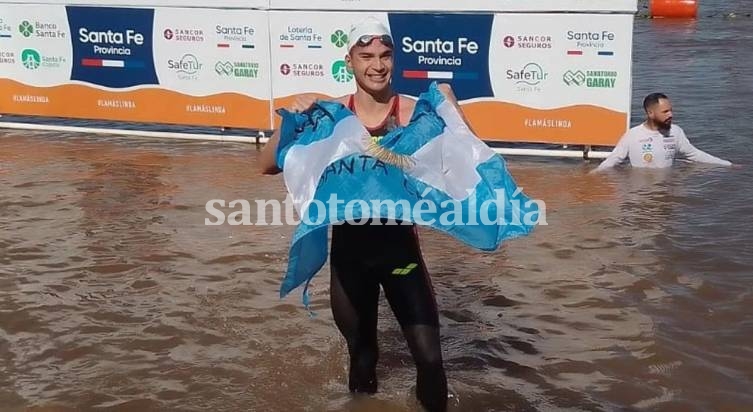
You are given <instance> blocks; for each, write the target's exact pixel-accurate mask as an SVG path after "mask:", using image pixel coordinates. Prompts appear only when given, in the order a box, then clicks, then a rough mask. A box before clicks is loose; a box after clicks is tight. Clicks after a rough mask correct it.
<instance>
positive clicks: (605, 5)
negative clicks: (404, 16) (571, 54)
mask: <svg viewBox="0 0 753 412" xmlns="http://www.w3.org/2000/svg"><path fill="white" fill-rule="evenodd" d="M637 7H638V2H637V0H464V1H459V0H270V8H271V9H273V10H332V11H350V10H360V11H366V10H369V11H390V12H397V11H423V10H425V11H445V12H447V11H468V12H474V11H475V12H479V11H491V12H529V11H530V12H563V11H566V12H621V13H635V12H636V11H637Z"/></svg>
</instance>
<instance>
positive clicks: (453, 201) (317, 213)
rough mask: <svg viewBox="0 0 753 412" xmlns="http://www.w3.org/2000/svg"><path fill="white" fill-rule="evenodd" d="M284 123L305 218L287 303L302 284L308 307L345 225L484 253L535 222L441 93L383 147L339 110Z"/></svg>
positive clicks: (283, 160) (495, 159)
mask: <svg viewBox="0 0 753 412" xmlns="http://www.w3.org/2000/svg"><path fill="white" fill-rule="evenodd" d="M279 114H280V115H281V116H282V124H281V128H280V143H279V146H278V149H277V150H278V151H277V165H278V166H279V167H280V168H281V169H282V170H283V174H284V179H285V184H286V186H287V189H288V192H289V195H290V197H291V198H292V200H293V204H294V206H295V209H296V212H297V213H298V216H299V217H300V218H301V222H300V224H299V226H298V227H297V229H296V231H295V233H294V235H293V239H292V243H291V247H290V252H289V261H288V270H287V273H286V274H285V278H284V279H283V282H282V287H281V289H280V296H281V297H285V296H286V295H287V294H288V293H290V292H291V291H292V290H293V289H295V288H297V287H298V286H300V285H302V284H304V283H306V288H305V289H304V292H303V294H304V304H306V305H308V296H307V289H308V283H309V282H310V281H311V279H312V278H313V277H314V275H316V273H317V272H318V271H319V269H321V268H322V266H323V265H324V263H325V262H326V261H327V255H328V253H327V252H328V249H329V247H328V243H329V241H328V240H329V239H328V227H329V225H332V224H337V223H340V222H343V221H345V220H346V219H348V221H351V220H356V221H358V220H359V219H362V218H363V219H366V218H392V219H397V220H401V221H408V222H413V223H415V224H419V225H426V226H429V227H432V228H434V229H437V230H441V231H443V232H445V233H447V234H449V235H451V236H453V237H454V238H456V239H457V240H459V241H461V242H463V243H465V244H467V245H470V246H472V247H474V248H477V249H480V250H484V251H493V250H496V249H497V248H498V247H499V246H500V244H501V243H502V242H503V241H504V240H506V239H510V238H514V237H518V236H523V235H527V234H528V233H530V232H531V231H532V230H533V227H534V226H535V224H536V222H537V221H538V219H539V212H540V210H539V207H538V204H537V203H536V202H534V201H532V200H531V199H529V198H528V197H527V196H526V195H525V194H523V193H522V192H521V190H520V189H519V188H518V187H517V185H516V184H515V181H514V180H513V178H512V176H511V175H510V174H509V173H508V171H507V168H506V166H505V161H504V159H503V158H502V157H501V156H499V155H497V154H496V153H495V152H494V151H493V150H492V149H491V148H489V147H488V146H487V145H486V144H485V143H484V142H482V141H481V140H480V139H479V138H478V137H476V136H475V135H473V133H472V132H471V131H470V129H469V128H468V126H467V125H466V124H465V122H463V120H462V118H461V116H460V114H459V112H458V111H457V109H456V108H455V106H454V105H453V104H452V103H451V102H449V101H447V100H446V99H445V97H444V95H443V94H442V92H441V91H440V90H439V88H438V87H437V85H436V83H433V84H432V85H431V86H430V88H429V90H428V91H427V92H425V93H423V94H422V95H421V96H420V97H419V99H418V101H417V103H416V109H415V111H414V114H413V117H412V119H411V122H410V124H409V125H407V126H405V127H399V128H397V129H395V130H393V131H392V132H390V133H389V134H387V135H386V136H383V137H381V138H380V139H378V140H377V139H374V138H373V137H372V136H370V135H369V132H368V131H367V130H366V128H365V127H364V126H363V124H362V123H361V122H360V121H359V119H358V118H357V117H356V115H355V114H353V113H352V112H351V111H350V110H348V109H347V108H346V107H345V106H343V105H341V104H339V103H333V102H318V103H317V104H316V105H315V106H314V107H313V108H312V109H311V110H309V111H308V112H306V113H292V112H288V111H286V110H280V111H279ZM377 221H378V219H377Z"/></svg>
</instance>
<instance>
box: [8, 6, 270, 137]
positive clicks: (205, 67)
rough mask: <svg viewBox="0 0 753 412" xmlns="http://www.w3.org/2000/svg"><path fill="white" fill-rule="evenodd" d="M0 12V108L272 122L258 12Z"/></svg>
mask: <svg viewBox="0 0 753 412" xmlns="http://www.w3.org/2000/svg"><path fill="white" fill-rule="evenodd" d="M0 15H2V16H3V17H2V19H3V20H2V23H1V24H0V28H3V27H5V25H7V26H10V27H11V28H13V30H10V37H4V38H0V40H2V41H0V67H2V68H3V70H2V74H0V96H2V97H0V112H3V113H14V114H26V115H44V116H56V117H73V118H88V119H105V120H117V121H138V122H155V123H173V124H186V125H202V126H227V127H244V128H254V129H256V128H259V129H268V128H270V126H271V124H270V100H271V80H270V78H269V68H268V66H269V65H268V63H267V62H268V60H269V57H268V56H269V35H268V23H267V18H266V14H265V13H264V12H256V11H249V10H244V11H237V10H235V11H233V10H199V9H179V8H170V9H141V8H109V7H79V6H69V7H64V6H2V7H0ZM40 16H44V17H40ZM72 102H75V104H72Z"/></svg>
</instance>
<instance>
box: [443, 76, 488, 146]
mask: <svg viewBox="0 0 753 412" xmlns="http://www.w3.org/2000/svg"><path fill="white" fill-rule="evenodd" d="M437 87H438V88H439V91H440V92H442V94H443V95H444V97H445V98H446V99H447V101H448V102H450V103H452V105H453V106H454V107H455V109H457V111H458V115H460V118H461V119H462V120H463V123H465V125H466V127H468V130H470V131H471V133H473V134H474V135H475V136H478V133H476V132H475V131H474V130H473V128H472V127H471V122H469V121H468V118H466V117H465V113H463V109H461V108H460V103H458V98H457V97H456V96H455V92H453V91H452V87H451V86H450V85H449V84H448V83H441V84H439V85H437Z"/></svg>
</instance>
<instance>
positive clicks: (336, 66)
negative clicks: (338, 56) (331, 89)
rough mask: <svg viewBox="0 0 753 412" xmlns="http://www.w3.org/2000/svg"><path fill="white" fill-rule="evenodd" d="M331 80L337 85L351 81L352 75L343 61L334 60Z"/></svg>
mask: <svg viewBox="0 0 753 412" xmlns="http://www.w3.org/2000/svg"><path fill="white" fill-rule="evenodd" d="M332 78H333V79H335V81H336V82H338V83H348V82H349V81H351V80H353V73H352V72H351V71H350V70H349V69H348V65H347V63H345V60H336V61H335V62H334V63H332Z"/></svg>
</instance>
